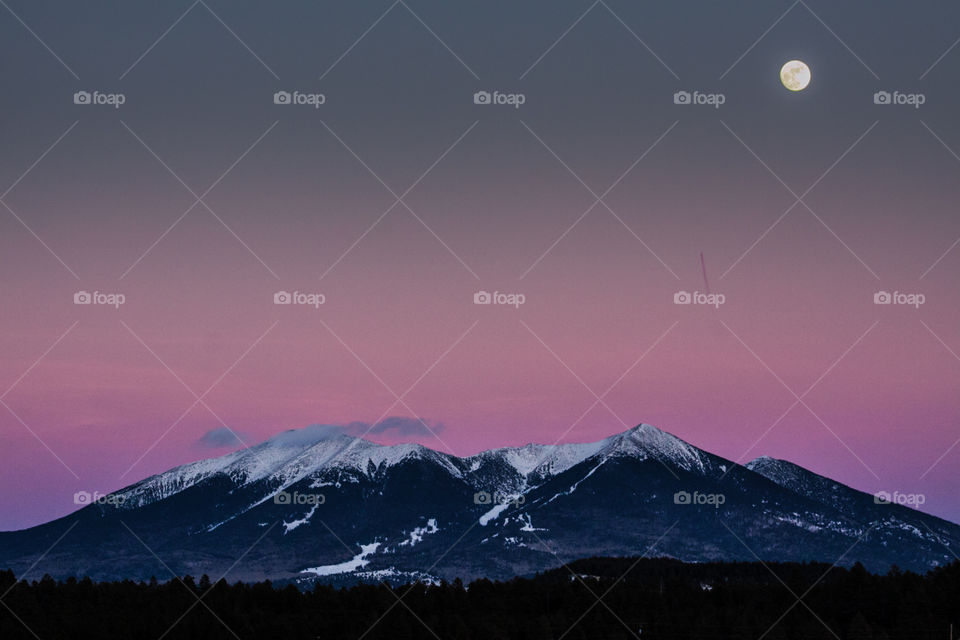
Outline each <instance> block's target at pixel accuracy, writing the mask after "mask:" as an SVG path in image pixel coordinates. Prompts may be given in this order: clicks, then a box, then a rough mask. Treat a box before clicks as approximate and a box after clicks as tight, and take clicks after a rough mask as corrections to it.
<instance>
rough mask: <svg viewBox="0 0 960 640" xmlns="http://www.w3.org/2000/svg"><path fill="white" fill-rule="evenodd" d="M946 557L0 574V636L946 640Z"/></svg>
mask: <svg viewBox="0 0 960 640" xmlns="http://www.w3.org/2000/svg"><path fill="white" fill-rule="evenodd" d="M951 624H952V625H953V628H954V629H960V561H958V562H954V563H953V564H952V565H950V566H947V567H942V568H939V569H937V570H935V571H931V572H930V573H928V574H927V575H924V576H921V575H917V574H914V573H909V572H901V571H899V570H898V569H896V568H893V569H892V570H891V571H890V572H889V573H887V574H886V575H873V574H870V573H868V572H867V571H866V570H864V568H863V567H862V566H860V565H855V566H854V567H852V568H849V569H845V568H838V567H831V566H829V565H825V564H818V563H813V564H795V563H769V564H766V565H764V564H761V563H709V564H684V563H681V562H677V561H675V560H669V559H642V560H637V559H631V558H615V559H614V558H594V559H589V560H580V561H577V562H574V563H572V564H571V565H569V567H564V568H561V569H556V570H553V571H550V572H547V573H545V574H541V575H538V576H535V577H532V578H523V579H521V578H518V579H515V580H511V581H509V582H490V581H488V580H478V581H475V582H472V583H470V584H469V585H464V584H462V583H461V582H460V581H455V582H452V583H441V584H437V585H425V584H419V583H417V584H412V585H410V584H404V585H390V584H387V583H381V584H377V585H362V584H358V585H355V586H353V587H350V588H334V587H331V586H329V585H315V586H312V587H311V588H310V589H309V590H302V589H299V588H297V587H296V586H293V585H287V586H275V585H273V584H271V583H270V582H269V581H268V582H261V583H256V584H244V583H239V582H238V583H236V584H233V585H230V584H228V583H227V582H225V581H223V580H220V581H217V582H215V583H211V581H210V579H209V578H208V577H207V576H203V577H201V578H200V579H199V580H195V579H194V578H191V577H185V578H183V579H175V580H169V581H166V582H158V581H157V580H155V579H154V580H150V581H149V582H147V583H144V582H140V583H136V582H132V581H125V582H112V583H94V582H92V581H90V580H89V579H82V580H77V579H73V578H71V579H69V580H66V581H56V580H53V579H52V578H50V577H44V578H42V579H40V580H35V581H32V582H27V581H23V580H21V581H19V582H17V580H16V578H15V576H14V574H13V573H12V572H10V571H4V572H0V638H3V639H4V640H19V639H21V638H23V639H29V640H36V639H37V638H40V639H42V640H59V639H66V638H70V639H73V638H102V639H105V640H109V639H113V638H118V639H120V638H122V639H124V640H127V639H131V638H136V639H144V638H146V639H160V638H164V639H170V640H174V639H181V638H182V639H195V638H204V639H208V638H209V639H221V638H223V639H230V638H241V639H243V640H246V639H248V638H250V639H254V638H256V639H260V638H263V639H265V640H280V639H283V640H300V639H304V640H306V639H308V638H309V639H315V638H321V639H324V640H327V639H329V640H339V639H341V638H348V639H350V640H358V639H359V638H363V639H364V640H367V639H369V640H374V639H380V638H383V639H388V638H389V639H391V640H393V639H402V638H418V639H419V638H423V639H432V640H437V639H438V638H439V639H442V640H466V639H473V638H477V639H481V638H482V639H483V640H497V639H500V638H510V639H517V640H547V639H553V640H558V639H560V638H564V639H570V640H574V639H577V640H579V639H583V640H588V639H589V640H598V639H607V638H610V639H624V640H626V639H629V638H634V639H635V640H657V639H660V638H663V639H668V638H670V639H672V638H690V639H714V638H715V639H724V640H727V639H741V638H742V639H744V640H746V639H750V640H757V639H758V638H764V639H769V640H786V639H790V640H793V639H798V640H799V639H801V638H816V639H823V640H828V639H831V638H832V639H839V640H871V639H877V640H880V639H884V640H900V639H903V640H924V639H931V640H933V639H935V640H947V639H948V638H949V637H950V629H951Z"/></svg>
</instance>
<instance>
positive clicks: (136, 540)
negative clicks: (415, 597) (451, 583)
mask: <svg viewBox="0 0 960 640" xmlns="http://www.w3.org/2000/svg"><path fill="white" fill-rule="evenodd" d="M86 497H87V498H89V502H90V503H89V504H87V505H86V506H84V507H83V508H81V509H79V510H78V511H76V512H74V513H72V514H70V515H68V516H65V517H63V518H60V519H58V520H54V521H52V522H49V523H46V524H43V525H39V526H36V527H32V528H30V529H25V530H22V531H13V532H3V533H0V568H10V569H13V570H14V572H15V573H17V575H20V574H21V573H22V572H25V571H27V570H28V569H30V570H31V573H32V574H42V573H48V574H50V575H52V576H54V577H68V576H90V577H91V578H94V579H98V580H114V579H127V578H129V579H135V580H140V579H148V578H150V577H151V576H156V577H157V578H159V579H161V580H163V579H166V578H169V577H171V573H172V574H176V575H185V574H191V575H194V576H199V575H201V574H208V575H209V576H210V577H211V578H213V579H214V580H216V579H218V578H219V577H220V576H222V575H226V577H227V579H228V580H230V581H234V580H244V581H254V580H262V579H270V580H273V581H274V582H275V583H276V582H278V583H294V584H297V585H299V586H309V585H310V584H312V583H314V582H316V581H320V582H324V583H333V584H338V583H339V584H344V583H355V582H357V581H379V580H382V579H387V580H390V581H391V582H400V581H407V580H417V579H419V580H424V581H437V580H441V579H445V580H453V579H455V578H461V579H463V580H465V581H467V580H472V579H476V578H481V577H486V578H491V579H506V578H511V577H514V576H522V575H531V574H534V573H536V572H542V571H546V570H549V569H553V568H557V567H560V566H563V565H564V564H565V563H568V562H572V561H574V560H577V559H580V558H585V557H594V556H624V557H626V556H640V555H643V554H645V555H647V556H666V557H672V558H676V559H679V560H683V561H689V562H705V561H713V560H726V561H737V560H743V561H755V560H758V559H759V560H763V561H819V562H827V563H837V564H840V565H850V564H853V563H854V562H860V563H862V564H863V565H864V566H866V567H867V568H868V569H870V570H872V571H876V572H885V571H887V570H889V569H890V567H891V566H892V565H897V566H899V567H900V568H902V569H909V570H914V571H919V572H923V571H927V570H929V569H932V568H934V567H937V566H941V565H944V564H948V563H949V562H951V561H952V560H953V559H954V558H955V555H954V554H955V553H957V552H958V551H960V526H957V525H955V524H953V523H950V522H948V521H945V520H943V519H940V518H937V517H935V516H932V515H928V514H925V513H922V512H920V511H917V510H914V509H911V508H909V507H908V506H904V505H902V504H896V503H892V502H889V501H884V500H878V499H877V498H876V497H875V496H873V495H871V494H867V493H864V492H861V491H858V490H856V489H853V488H851V487H848V486H846V485H843V484H841V483H839V482H835V481H833V480H831V479H829V478H826V477H824V476H820V475H817V474H815V473H813V472H811V471H808V470H806V469H804V468H802V467H800V466H798V465H795V464H792V463H790V462H787V461H784V460H776V459H772V458H767V457H761V458H757V459H756V460H753V461H751V462H749V463H747V464H746V465H739V464H737V463H735V462H732V461H730V460H727V459H725V458H722V457H720V456H717V455H714V454H711V453H708V452H706V451H703V450H701V449H698V448H697V447H694V446H692V445H690V444H688V443H686V442H684V441H683V440H680V439H679V438H677V437H675V436H673V435H671V434H669V433H666V432H664V431H661V430H659V429H657V428H656V427H653V426H650V425H647V424H641V425H639V426H637V427H634V428H632V429H630V430H627V431H624V432H623V433H619V434H616V435H613V436H611V437H609V438H606V439H604V440H600V441H598V442H591V443H582V444H556V445H539V444H528V445H526V446H523V447H516V448H501V449H492V450H489V451H484V452H482V453H479V454H477V455H474V456H471V457H466V458H460V457H457V456H453V455H449V454H446V453H441V452H438V451H434V450H432V449H429V448H427V447H424V446H421V445H418V444H401V445H393V446H386V445H379V444H376V443H373V442H370V441H368V440H364V439H361V438H354V437H352V436H348V435H345V434H343V433H342V432H337V431H332V430H331V429H329V428H325V427H307V428H305V429H299V430H291V431H286V432H283V433H281V434H279V435H277V436H274V437H273V438H271V439H269V440H266V441H265V442H262V443H260V444H258V445H255V446H253V447H250V448H247V449H243V450H240V451H236V452H233V453H230V454H227V455H224V456H222V457H217V458H211V459H208V460H201V461H198V462H194V463H191V464H186V465H183V466H180V467H176V468H174V469H171V470H169V471H167V472H164V473H161V474H158V475H155V476H152V477H149V478H146V479H144V480H142V481H140V482H138V483H136V484H133V485H131V486H129V487H126V488H124V489H122V490H120V491H117V492H115V493H112V494H109V495H107V496H86ZM83 498H84V496H81V501H82V499H83ZM48 550H49V551H48ZM45 552H47V553H45ZM38 558H39V560H38Z"/></svg>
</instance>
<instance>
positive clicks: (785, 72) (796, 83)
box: [780, 60, 810, 91]
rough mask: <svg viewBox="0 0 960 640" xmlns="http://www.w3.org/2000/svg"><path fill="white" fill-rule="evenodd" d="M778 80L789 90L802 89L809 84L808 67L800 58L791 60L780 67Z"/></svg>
mask: <svg viewBox="0 0 960 640" xmlns="http://www.w3.org/2000/svg"><path fill="white" fill-rule="evenodd" d="M780 82H782V83H783V86H785V87H786V88H787V89H790V91H803V90H804V89H806V88H807V85H808V84H810V67H808V66H807V65H806V63H804V62H801V61H800V60H791V61H790V62H788V63H787V64H785V65H783V67H782V68H781V69H780Z"/></svg>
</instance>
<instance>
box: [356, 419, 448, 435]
mask: <svg viewBox="0 0 960 640" xmlns="http://www.w3.org/2000/svg"><path fill="white" fill-rule="evenodd" d="M445 429H446V425H444V424H443V423H442V422H434V423H431V422H428V421H427V420H424V419H423V418H408V417H405V416H390V417H389V418H385V419H383V420H381V421H380V422H378V423H376V424H374V425H371V424H370V423H368V422H351V423H350V424H347V425H344V427H343V430H344V432H345V433H349V434H350V435H354V436H362V435H363V434H372V435H380V434H385V433H393V434H396V435H400V436H433V435H438V434H440V433H441V432H442V431H444V430H445Z"/></svg>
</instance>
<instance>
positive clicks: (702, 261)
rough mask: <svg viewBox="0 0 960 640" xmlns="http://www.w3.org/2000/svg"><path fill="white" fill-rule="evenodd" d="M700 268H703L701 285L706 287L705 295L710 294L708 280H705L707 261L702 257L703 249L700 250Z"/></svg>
mask: <svg viewBox="0 0 960 640" xmlns="http://www.w3.org/2000/svg"><path fill="white" fill-rule="evenodd" d="M700 268H701V269H702V270H703V286H704V287H706V290H707V295H709V294H710V281H709V280H707V263H706V261H705V260H704V259H703V251H701V252H700Z"/></svg>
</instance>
